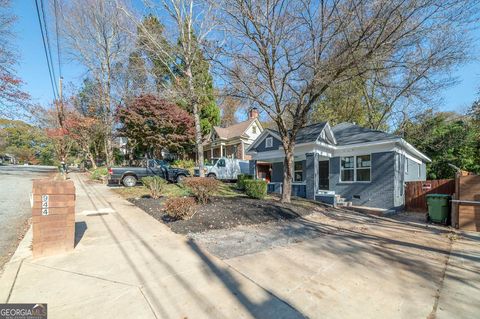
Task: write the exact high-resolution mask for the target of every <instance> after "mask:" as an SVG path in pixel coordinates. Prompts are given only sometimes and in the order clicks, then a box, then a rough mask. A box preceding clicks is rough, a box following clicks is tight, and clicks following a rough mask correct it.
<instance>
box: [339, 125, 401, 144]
mask: <svg viewBox="0 0 480 319" xmlns="http://www.w3.org/2000/svg"><path fill="white" fill-rule="evenodd" d="M332 131H333V134H334V135H335V139H336V140H337V144H338V145H349V144H357V143H368V142H376V141H380V140H391V139H396V138H399V137H398V136H396V135H394V134H390V133H386V132H383V131H379V130H372V129H369V128H365V127H361V126H358V125H355V124H352V123H347V122H344V123H340V124H337V125H335V126H334V127H333V128H332Z"/></svg>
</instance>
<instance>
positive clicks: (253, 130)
mask: <svg viewBox="0 0 480 319" xmlns="http://www.w3.org/2000/svg"><path fill="white" fill-rule="evenodd" d="M252 133H253V134H257V127H256V126H255V125H254V126H252Z"/></svg>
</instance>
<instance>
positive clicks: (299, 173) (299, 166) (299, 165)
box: [293, 161, 303, 182]
mask: <svg viewBox="0 0 480 319" xmlns="http://www.w3.org/2000/svg"><path fill="white" fill-rule="evenodd" d="M293 181H294V182H303V162H302V161H300V162H295V163H294V165H293Z"/></svg>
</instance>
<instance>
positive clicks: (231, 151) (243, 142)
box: [203, 108, 263, 160]
mask: <svg viewBox="0 0 480 319" xmlns="http://www.w3.org/2000/svg"><path fill="white" fill-rule="evenodd" d="M262 132H263V127H262V124H261V123H260V121H259V120H258V110H257V109H256V108H251V109H250V110H249V111H248V119H247V120H246V121H243V122H240V123H238V124H234V125H231V126H228V127H219V126H214V127H213V130H212V132H211V133H210V134H209V135H208V136H207V138H206V140H205V142H204V144H203V150H204V155H203V156H204V158H205V159H207V160H210V159H212V158H218V157H229V158H237V159H242V160H247V159H250V156H248V155H246V154H245V150H246V149H247V148H248V147H249V146H250V145H251V144H252V143H253V142H254V141H255V140H256V138H257V137H258V136H260V134H261V133H262Z"/></svg>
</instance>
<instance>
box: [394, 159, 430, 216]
mask: <svg viewBox="0 0 480 319" xmlns="http://www.w3.org/2000/svg"><path fill="white" fill-rule="evenodd" d="M419 165H420V176H418V167H419ZM407 166H408V170H407ZM426 176H427V166H426V164H425V163H423V162H422V164H418V163H417V162H414V161H412V160H410V159H408V158H407V157H406V156H405V155H401V154H395V198H394V204H395V207H397V208H401V207H403V205H404V204H405V182H411V181H424V180H426Z"/></svg>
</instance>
